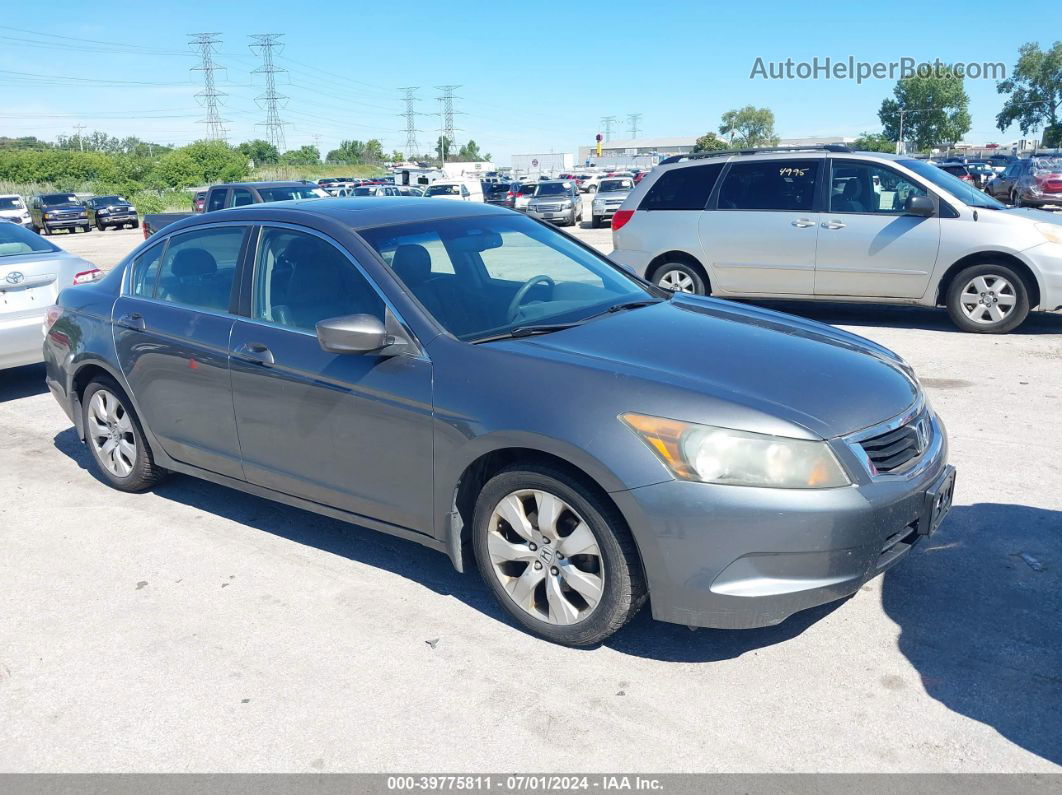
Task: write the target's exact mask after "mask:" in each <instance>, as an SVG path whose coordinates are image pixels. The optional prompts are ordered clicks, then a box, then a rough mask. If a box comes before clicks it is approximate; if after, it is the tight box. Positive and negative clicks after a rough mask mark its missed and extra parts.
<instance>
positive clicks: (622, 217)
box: [612, 210, 634, 232]
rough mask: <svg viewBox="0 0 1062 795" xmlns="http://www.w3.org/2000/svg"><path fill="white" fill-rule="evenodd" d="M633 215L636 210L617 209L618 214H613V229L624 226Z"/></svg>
mask: <svg viewBox="0 0 1062 795" xmlns="http://www.w3.org/2000/svg"><path fill="white" fill-rule="evenodd" d="M633 217H634V210H616V214H615V215H613V216H612V231H613V232H615V231H616V230H617V229H620V228H622V227H623V225H624V224H626V223H627V222H628V221H629V220H631V218H633Z"/></svg>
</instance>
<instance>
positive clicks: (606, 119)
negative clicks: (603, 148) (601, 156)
mask: <svg viewBox="0 0 1062 795" xmlns="http://www.w3.org/2000/svg"><path fill="white" fill-rule="evenodd" d="M615 123H616V117H615V116H602V117H601V126H602V127H604V128H605V140H606V141H611V140H612V125H613V124H615Z"/></svg>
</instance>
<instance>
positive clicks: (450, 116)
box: [435, 86, 461, 162]
mask: <svg viewBox="0 0 1062 795" xmlns="http://www.w3.org/2000/svg"><path fill="white" fill-rule="evenodd" d="M460 87H461V86H435V88H436V89H438V90H439V91H441V92H442V95H441V96H438V97H436V99H437V100H439V104H440V107H441V108H442V110H441V111H439V117H440V120H441V125H440V127H439V136H440V137H441V138H442V139H443V140H442V141H441V142H440V144H441V145H440V147H439V158H440V159H441V160H442V161H443V162H445V161H446V155H447V154H448V153H449V152H450V150H452V149H454V148H455V147H456V146H457V138H456V136H455V135H454V131H455V130H456V129H457V128H456V127H454V116H455V115H457V114H459V113H460V111H456V110H454V100H455V99H460V97H455V96H454V90H455V89H458V88H460Z"/></svg>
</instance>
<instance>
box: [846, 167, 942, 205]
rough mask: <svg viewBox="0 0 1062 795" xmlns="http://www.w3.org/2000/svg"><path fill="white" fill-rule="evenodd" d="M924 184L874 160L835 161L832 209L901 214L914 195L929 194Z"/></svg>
mask: <svg viewBox="0 0 1062 795" xmlns="http://www.w3.org/2000/svg"><path fill="white" fill-rule="evenodd" d="M927 195H928V192H927V191H926V189H925V188H923V187H922V186H921V185H919V184H917V183H916V182H914V181H913V180H910V179H908V178H907V177H905V176H903V175H902V174H900V173H899V172H897V171H893V170H892V169H891V168H885V167H883V166H879V165H876V164H874V163H858V162H856V163H852V162H849V161H834V163H833V177H832V179H831V185H830V212H832V213H881V214H884V215H899V214H901V213H903V211H904V205H905V204H906V202H907V199H908V198H909V197H911V196H927Z"/></svg>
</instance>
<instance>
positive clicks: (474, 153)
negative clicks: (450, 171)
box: [457, 138, 490, 162]
mask: <svg viewBox="0 0 1062 795" xmlns="http://www.w3.org/2000/svg"><path fill="white" fill-rule="evenodd" d="M457 159H458V160H461V161H467V162H475V161H477V160H478V161H481V162H485V161H487V160H490V153H486V154H484V153H483V152H480V151H479V144H477V143H476V142H475V141H473V140H472V139H471V138H469V139H468V143H467V144H464V145H462V146H461V148H460V149H458V150H457Z"/></svg>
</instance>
